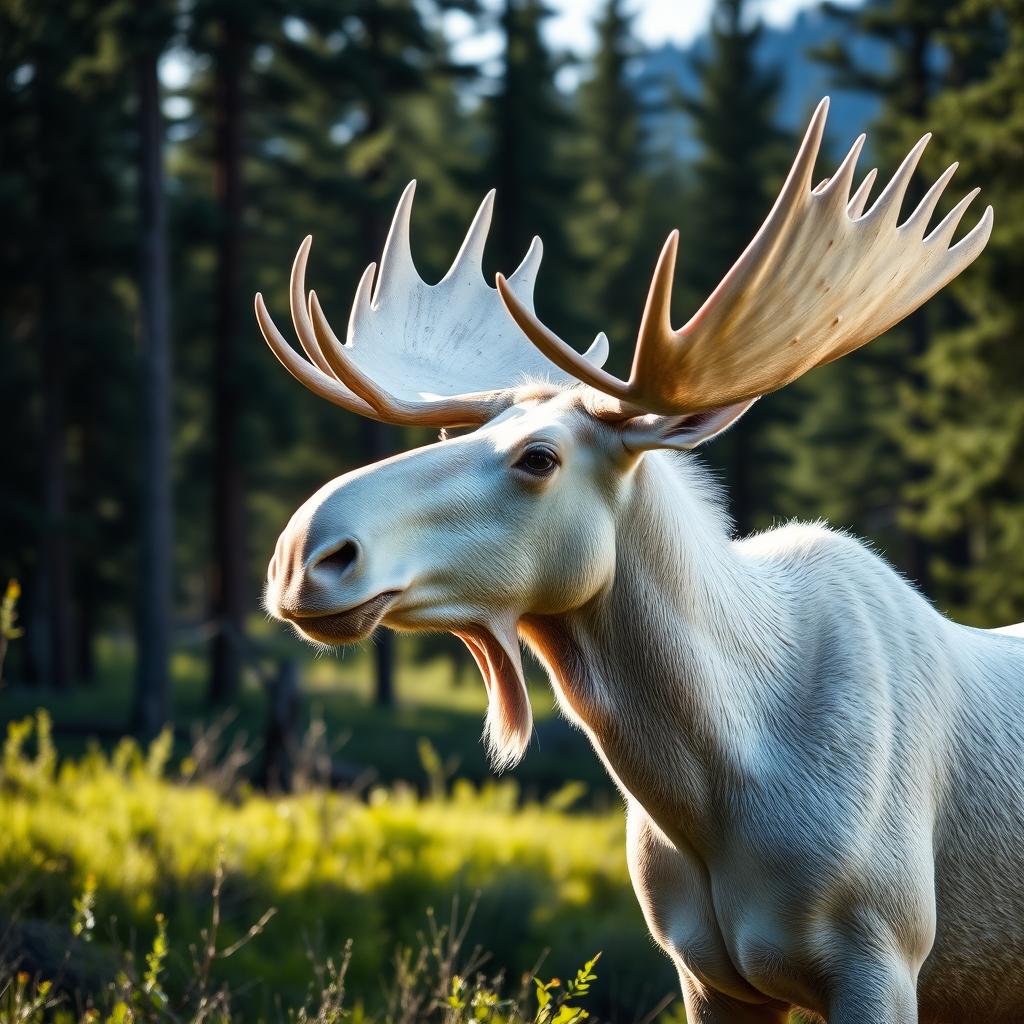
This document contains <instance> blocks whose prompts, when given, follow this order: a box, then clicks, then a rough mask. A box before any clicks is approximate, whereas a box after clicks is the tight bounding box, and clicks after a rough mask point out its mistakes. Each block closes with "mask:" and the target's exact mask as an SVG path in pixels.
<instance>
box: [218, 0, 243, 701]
mask: <svg viewBox="0 0 1024 1024" xmlns="http://www.w3.org/2000/svg"><path fill="white" fill-rule="evenodd" d="M244 58H245V39H244V26H243V24H242V23H241V22H240V21H239V20H238V18H237V16H235V15H232V14H227V15H225V16H223V17H222V18H221V21H220V46H219V50H218V53H217V58H216V61H217V67H216V85H215V89H216V111H217V113H216V118H215V131H216V175H217V180H216V189H217V199H218V201H219V203H220V216H221V225H220V244H219V253H218V270H217V325H216V344H215V350H214V360H215V365H214V457H213V473H214V484H213V500H214V509H213V520H214V525H213V543H214V550H213V558H214V564H215V570H214V580H213V616H214V619H215V622H216V625H217V632H216V636H215V638H214V642H213V653H212V665H211V677H210V692H209V697H210V702H211V703H213V704H224V703H227V702H229V701H231V700H234V698H235V697H236V696H237V694H238V688H239V683H240V679H241V670H242V645H241V640H242V636H243V630H244V626H245V607H246V562H245V525H246V524H245V489H244V483H243V474H242V463H241V459H242V455H241V451H240V445H239V433H240V419H241V411H242V389H241V382H240V375H239V370H238V342H239V337H240V332H241V309H240V305H239V296H240V288H241V258H242V254H241V247H242V214H243V208H244V207H243V196H242V186H243V182H242V73H243V63H244Z"/></svg>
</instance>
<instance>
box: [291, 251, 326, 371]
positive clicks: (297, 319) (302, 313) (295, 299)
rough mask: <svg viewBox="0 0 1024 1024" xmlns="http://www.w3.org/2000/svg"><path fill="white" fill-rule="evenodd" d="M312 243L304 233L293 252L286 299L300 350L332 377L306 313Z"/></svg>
mask: <svg viewBox="0 0 1024 1024" xmlns="http://www.w3.org/2000/svg"><path fill="white" fill-rule="evenodd" d="M312 244H313V236H312V235H306V237H305V238H304V239H303V240H302V244H301V245H300V246H299V251H298V252H297V253H296V254H295V259H294V261H293V262H292V274H291V278H290V280H289V282H288V301H289V305H290V307H291V314H292V326H293V327H294V328H295V333H296V335H297V336H298V339H299V344H300V345H301V346H302V351H303V352H305V353H306V355H307V356H308V357H309V360H310V362H312V363H313V364H314V365H315V366H317V367H319V368H320V369H321V370H323V372H324V373H326V374H327V376H328V377H333V376H334V371H333V370H332V369H331V366H330V363H329V362H328V361H327V360H326V359H325V358H324V354H323V353H322V352H321V351H320V346H319V345H318V344H317V340H316V336H315V335H314V333H313V325H312V324H311V323H310V322H309V317H308V316H307V315H306V294H305V292H306V285H305V281H306V263H307V262H308V261H309V250H310V247H311V246H312ZM289 347H290V346H289Z"/></svg>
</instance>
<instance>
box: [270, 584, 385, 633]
mask: <svg viewBox="0 0 1024 1024" xmlns="http://www.w3.org/2000/svg"><path fill="white" fill-rule="evenodd" d="M400 593H401V591H399V590H386V591H384V593H383V594H378V595H377V596H376V597H371V598H370V600H369V601H364V602H363V603H362V604H357V605H356V606H355V607H354V608H346V609H344V610H343V611H339V612H328V613H326V614H324V615H287V616H286V618H287V619H288V621H289V622H291V624H292V625H293V626H295V628H296V629H298V630H299V631H300V632H301V633H304V634H305V635H306V636H308V637H309V638H310V639H311V640H317V641H319V642H320V643H322V644H354V643H358V642H359V641H360V640H365V639H366V637H368V636H369V635H370V634H371V633H372V632H373V631H374V629H376V628H377V625H378V623H379V622H380V620H381V619H382V618H384V615H385V613H386V612H387V610H388V608H390V607H391V605H392V604H394V602H395V601H396V600H397V598H398V595H399V594H400Z"/></svg>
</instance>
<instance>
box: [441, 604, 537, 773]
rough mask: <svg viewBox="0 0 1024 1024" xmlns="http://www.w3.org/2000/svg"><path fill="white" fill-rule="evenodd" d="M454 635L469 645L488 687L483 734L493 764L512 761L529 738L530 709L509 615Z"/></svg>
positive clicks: (521, 751)
mask: <svg viewBox="0 0 1024 1024" xmlns="http://www.w3.org/2000/svg"><path fill="white" fill-rule="evenodd" d="M453 632H455V635H456V636H457V637H458V638H459V639H460V640H461V641H462V642H463V643H464V644H465V645H466V646H467V647H468V648H469V652H470V654H472V655H473V659H474V661H476V664H477V668H479V669H480V674H481V675H482V676H483V677H484V685H485V686H486V687H487V696H488V707H487V723H486V725H485V727H484V734H485V736H486V738H487V744H488V746H489V747H490V750H491V756H492V759H493V761H494V765H495V767H496V768H499V769H501V768H507V767H510V766H511V765H513V764H515V763H516V762H517V761H518V760H519V759H520V757H522V755H523V752H524V751H525V750H526V745H527V743H528V742H529V740H530V733H531V731H532V729H533V712H532V711H531V709H530V699H529V696H528V694H527V691H526V679H525V678H524V676H523V660H522V656H521V654H520V651H519V637H518V635H517V633H516V621H515V619H514V618H513V617H512V616H509V617H507V618H502V619H496V620H492V621H491V622H488V623H482V624H478V625H474V626H469V627H466V628H464V629H460V630H458V631H453Z"/></svg>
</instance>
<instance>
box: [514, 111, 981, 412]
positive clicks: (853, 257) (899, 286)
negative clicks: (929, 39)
mask: <svg viewBox="0 0 1024 1024" xmlns="http://www.w3.org/2000/svg"><path fill="white" fill-rule="evenodd" d="M827 112H828V99H827V98H826V99H823V100H822V101H821V103H819V104H818V108H817V110H815V112H814V116H813V117H812V118H811V123H810V125H809V127H808V129H807V134H806V135H805V136H804V140H803V143H802V144H801V146H800V149H799V152H798V153H797V157H796V160H795V162H794V163H793V166H792V168H791V169H790V172H789V176H788V177H787V179H786V182H785V184H784V185H783V188H782V191H781V193H780V194H779V197H778V199H777V200H776V202H775V206H774V207H773V208H772V211H771V213H769V215H768V218H767V220H766V221H765V222H764V224H763V225H762V226H761V229H760V230H759V231H758V233H757V234H756V235H755V236H754V239H753V241H752V242H751V243H750V245H749V246H748V247H747V249H746V251H745V252H744V253H743V255H742V256H740V258H739V259H738V260H737V261H736V263H735V264H734V265H733V267H732V269H731V270H729V272H728V273H727V274H726V275H725V277H724V278H723V279H722V281H721V283H720V284H719V285H718V287H717V288H716V289H715V290H714V292H713V293H712V294H711V297H710V298H708V300H707V301H706V302H705V303H704V305H703V306H702V307H701V308H700V309H699V310H698V311H697V313H696V314H695V315H694V316H693V318H692V319H691V320H690V321H689V322H688V323H687V324H686V325H685V326H683V327H681V328H680V329H679V330H678V331H677V330H674V329H673V328H672V324H671V321H670V305H671V296H672V279H673V274H674V271H675V263H676V249H677V246H678V242H679V234H678V232H677V231H673V232H672V233H671V234H670V235H669V237H668V240H667V241H666V242H665V246H664V248H663V249H662V251H661V256H660V257H659V259H658V264H657V267H656V268H655V271H654V278H653V280H652V282H651V287H650V291H649V292H648V296H647V305H646V308H645V309H644V315H643V319H642V321H641V324H640V331H639V335H638V338H637V344H636V351H635V354H634V358H633V368H632V372H631V374H630V378H629V380H628V381H622V380H619V379H618V378H617V377H613V376H612V375H611V374H609V373H607V372H605V371H604V370H602V369H600V367H597V366H594V365H592V364H590V363H587V362H584V361H583V360H582V359H581V358H580V357H579V355H578V354H577V353H576V352H575V351H574V350H573V349H572V348H570V346H569V345H567V344H566V343H565V342H564V341H562V339H561V338H559V337H558V336H557V335H556V334H554V333H553V332H552V331H550V330H549V329H548V328H547V327H545V326H544V324H543V323H541V322H540V320H539V319H538V318H537V317H536V315H535V314H534V312H533V311H532V310H531V309H529V308H527V307H526V306H525V305H524V304H523V302H521V301H520V299H519V297H518V296H517V295H516V292H515V289H513V288H512V287H511V282H510V281H506V280H505V279H504V278H502V277H501V275H498V281H497V284H498V291H499V292H500V293H501V298H502V300H503V301H504V303H505V306H506V308H507V309H508V311H509V313H510V314H511V315H512V317H513V318H514V319H515V321H516V323H518V324H519V326H520V327H521V328H522V330H523V331H524V333H525V334H526V335H527V336H528V337H529V338H530V340H531V341H532V342H533V343H534V344H535V345H536V346H537V348H539V349H540V351H541V352H543V353H544V354H545V355H546V356H547V357H548V358H549V359H551V361H552V362H554V363H556V364H557V365H558V366H560V367H561V368H562V369H563V370H565V371H566V373H570V374H572V375H573V376H574V377H576V378H577V379H578V380H581V381H583V382H585V383H587V384H589V385H591V386H592V387H594V388H597V389H598V390H600V391H602V392H604V393H606V394H608V395H611V396H614V397H615V398H617V399H618V400H619V402H620V403H624V404H625V407H626V409H627V410H628V409H629V407H639V408H640V409H643V410H646V411H648V412H655V413H662V414H679V413H687V412H699V411H702V410H705V409H710V408H714V407H718V406H724V405H729V404H732V403H737V402H742V401H746V400H748V399H753V398H756V397H757V396H758V395H763V394H766V393H767V392H769V391H774V390H776V389H778V388H781V387H782V386H783V385H785V384H788V383H789V382H790V381H793V380H795V379H796V378H797V377H799V376H800V375H801V374H804V373H806V372H807V371H808V370H810V369H812V368H813V367H815V366H820V365H822V364H823V363H828V362H831V361H832V360H833V359H838V358H839V357H840V356H844V355H846V354H847V353H849V352H852V351H853V350H854V349H856V348H859V347H860V346H861V345H864V344H866V343H867V342H869V341H871V340H872V339H873V338H876V337H878V335H880V334H882V333H883V332H884V331H886V330H888V329H889V328H890V327H892V326H893V325H894V324H896V323H898V322H899V321H900V320H902V319H903V318H904V317H905V316H908V315H909V314H910V313H912V312H913V311H914V310H915V309H917V308H918V306H920V305H921V304H922V303H924V302H925V301H926V300H927V299H928V298H930V297H931V296H932V295H933V294H934V293H935V292H937V291H938V290H939V289H940V288H941V287H943V285H945V284H947V283H948V282H949V281H951V280H952V279H953V278H954V277H956V275H957V274H959V273H960V272H961V271H962V270H963V269H964V268H966V267H967V266H968V265H969V264H970V263H971V262H972V261H973V260H974V259H975V257H976V256H977V255H978V254H979V253H980V252H981V250H982V249H983V248H984V247H985V243H986V242H987V241H988V237H989V234H990V233H991V230H992V208H991V207H989V208H988V209H986V210H985V213H984V214H983V216H982V217H981V220H980V221H979V222H978V224H976V225H975V227H974V228H973V229H972V230H971V231H970V233H969V234H967V235H966V236H965V237H964V238H963V239H961V240H960V241H959V242H958V243H957V244H956V245H954V246H953V247H952V248H950V247H949V243H950V241H951V240H952V237H953V233H954V232H955V231H956V228H957V225H958V224H959V223H960V219H961V218H962V217H963V215H964V212H965V211H966V209H967V207H968V205H969V204H970V203H971V201H972V200H973V199H974V197H975V196H976V195H977V194H978V191H979V190H978V189H975V190H974V191H973V192H971V193H969V194H968V195H967V196H965V197H964V198H963V199H962V200H961V201H960V202H959V203H957V205H956V206H955V207H954V208H953V209H952V210H951V211H950V213H949V214H948V215H947V216H946V217H945V219H944V220H943V221H942V222H941V223H940V224H939V225H938V227H936V228H935V229H934V230H933V231H932V232H931V234H929V235H928V236H927V237H925V231H926V229H927V227H928V221H929V219H930V218H931V215H932V213H933V212H934V210H935V207H936V205H937V203H938V201H939V197H940V196H941V195H942V192H943V190H944V189H945V187H946V185H947V184H948V183H949V180H950V178H951V177H952V176H953V172H954V171H955V170H956V166H957V165H956V164H953V165H952V166H951V167H949V168H948V169H947V170H946V171H945V172H944V173H943V174H942V175H941V176H940V177H939V179H938V180H937V181H936V182H935V184H934V185H932V187H931V188H930V189H929V190H928V192H927V194H926V195H925V197H924V198H923V199H922V200H921V202H920V204H919V205H918V207H917V209H916V210H915V211H914V212H913V213H912V214H911V215H910V216H909V217H908V218H907V219H906V220H905V221H904V222H903V223H902V224H899V225H897V221H898V218H899V214H900V206H901V204H902V202H903V197H904V194H905V192H906V189H907V185H908V183H909V181H910V177H911V175H912V174H913V172H914V169H915V167H916V166H917V163H918V161H919V160H920V158H921V153H922V152H923V151H924V148H925V146H926V145H927V143H928V139H929V138H930V136H927V135H926V136H925V137H924V138H923V139H921V141H920V142H918V143H917V145H916V146H914V148H913V149H912V150H911V151H910V153H909V154H908V155H907V157H906V158H905V159H904V161H903V163H902V164H901V165H900V167H899V170H897V172H896V174H895V175H894V176H893V178H892V180H891V181H890V182H889V184H888V185H887V186H886V188H885V190H884V191H883V192H882V194H881V195H880V196H879V197H878V199H877V201H876V202H875V203H874V205H873V206H872V207H871V209H870V210H868V211H867V213H863V212H862V211H863V210H864V206H865V204H866V202H867V198H868V193H869V191H870V188H871V182H872V180H873V178H874V173H875V172H874V171H872V172H870V174H869V175H868V176H867V178H866V179H865V180H864V182H863V183H862V184H861V185H860V187H859V188H858V189H857V191H856V192H855V193H854V195H853V196H852V198H851V196H850V188H851V185H852V182H853V176H854V170H855V167H856V163H857V157H858V155H859V154H860V150H861V147H862V146H863V144H864V136H863V135H862V136H860V138H858V139H857V141H856V142H855V143H854V144H853V147H852V148H851V150H850V152H849V153H848V154H847V156H846V158H845V159H844V160H843V162H842V164H841V165H840V166H839V169H838V170H837V171H836V172H835V174H834V175H833V176H832V177H831V178H830V179H827V180H826V181H824V182H822V183H821V184H820V185H818V186H817V187H816V188H814V189H812V188H811V180H812V178H811V175H812V173H813V171H814V161H815V157H816V156H817V154H818V149H819V146H820V145H821V137H822V132H823V131H824V128H825V117H826V114H827Z"/></svg>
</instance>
